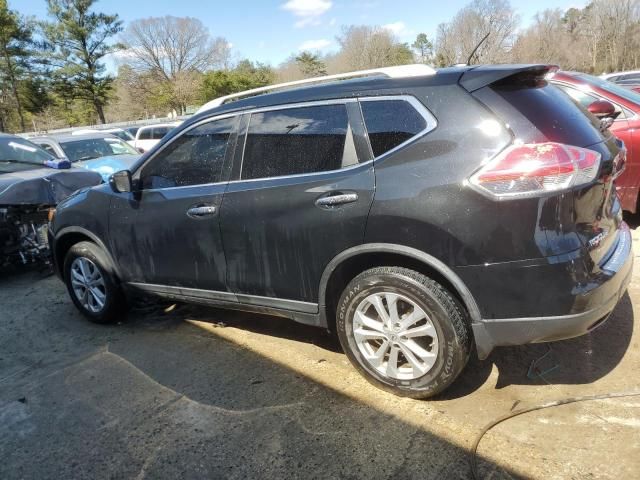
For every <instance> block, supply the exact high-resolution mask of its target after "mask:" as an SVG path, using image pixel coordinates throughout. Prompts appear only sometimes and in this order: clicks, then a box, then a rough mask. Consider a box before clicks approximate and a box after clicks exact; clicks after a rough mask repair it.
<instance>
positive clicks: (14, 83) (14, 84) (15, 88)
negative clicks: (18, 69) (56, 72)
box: [3, 49, 26, 132]
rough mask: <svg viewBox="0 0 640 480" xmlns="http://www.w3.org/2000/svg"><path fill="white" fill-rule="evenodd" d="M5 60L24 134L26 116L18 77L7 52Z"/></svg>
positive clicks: (5, 51) (5, 52)
mask: <svg viewBox="0 0 640 480" xmlns="http://www.w3.org/2000/svg"><path fill="white" fill-rule="evenodd" d="M3 53H4V59H5V61H6V62H7V72H8V73H9V81H10V82H11V91H12V92H13V97H14V98H15V101H16V108H17V110H18V117H20V130H21V131H22V132H24V131H25V130H26V127H25V124H24V115H23V113H22V103H21V102H20V95H18V84H17V81H16V76H15V74H14V72H13V65H12V64H11V57H9V54H8V53H7V50H6V49H5V50H4V52H3Z"/></svg>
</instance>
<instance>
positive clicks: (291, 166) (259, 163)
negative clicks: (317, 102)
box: [242, 105, 357, 179]
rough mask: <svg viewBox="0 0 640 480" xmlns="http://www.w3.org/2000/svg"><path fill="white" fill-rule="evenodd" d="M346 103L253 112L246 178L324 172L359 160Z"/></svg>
mask: <svg viewBox="0 0 640 480" xmlns="http://www.w3.org/2000/svg"><path fill="white" fill-rule="evenodd" d="M348 127H349V120H348V118H347V110H346V107H345V106H344V105H322V106H312V107H301V108H291V109H286V110H277V111H273V112H265V113H254V114H252V115H251V121H250V123H249V131H248V132H247V140H246V145H245V153H244V158H243V163H242V178H243V179H249V178H267V177H279V176H282V175H294V174H301V173H314V172H324V171H328V170H337V169H339V168H342V167H345V166H348V165H352V164H354V163H357V160H356V156H355V148H353V142H352V140H351V138H350V134H349V141H347V131H348Z"/></svg>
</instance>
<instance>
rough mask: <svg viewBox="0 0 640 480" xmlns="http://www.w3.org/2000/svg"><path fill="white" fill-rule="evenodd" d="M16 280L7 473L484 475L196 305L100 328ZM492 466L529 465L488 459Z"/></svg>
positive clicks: (2, 431) (7, 302)
mask: <svg viewBox="0 0 640 480" xmlns="http://www.w3.org/2000/svg"><path fill="white" fill-rule="evenodd" d="M14 280H16V281H14V282H3V285H2V288H1V289H0V305H2V307H3V308H2V309H1V310H0V352H1V354H0V456H1V457H2V458H3V461H2V462H1V463H0V478H3V479H13V478H91V479H95V478H185V479H189V478H229V479H236V478H237V479H244V478H305V479H307V478H345V479H355V478H372V479H377V478H403V479H404V478H416V479H429V478H432V479H461V480H462V479H467V478H470V470H469V454H468V452H467V451H466V449H464V448H462V447H460V446H458V445H455V444H452V443H451V442H449V441H447V440H445V439H444V438H441V437H439V436H437V435H435V434H434V433H432V432H430V431H427V430H424V429H421V428H418V427H416V426H415V425H412V424H409V423H406V422H405V421H403V420H402V419H401V418H399V417H398V416H395V415H390V414H387V413H384V412H382V411H381V410H378V409H376V408H372V407H371V406H369V405H368V404H364V403H362V402H360V401H358V400H357V399H355V398H351V397H348V396H345V395H343V394H341V393H340V392H338V391H337V390H336V389H335V388H332V387H331V386H329V385H324V384H321V383H318V382H316V381H313V380H311V379H310V378H308V377H306V376H304V375H300V374H298V373H296V371H294V370H291V369H289V368H286V367H285V366H282V365H279V364H276V363H274V362H273V361H271V360H269V359H267V358H265V357H262V356H260V355H258V354H256V353H253V352H251V351H249V350H248V349H246V348H242V346H239V345H236V344H234V343H230V342H227V341H225V340H223V339H221V338H218V337H217V336H215V335H213V334H211V333H209V332H207V331H205V330H203V329H201V328H198V327H196V326H194V325H192V324H190V323H188V322H185V321H183V320H184V318H186V316H187V315H186V314H187V310H186V307H178V308H177V309H173V310H172V311H171V312H169V313H166V312H165V311H164V309H159V308H154V307H153V306H151V305H144V304H143V305H138V307H137V312H134V313H133V314H132V315H131V319H130V320H129V321H127V322H125V323H124V324H122V325H110V326H97V325H93V324H90V323H88V322H86V320H84V319H83V318H81V317H80V315H78V314H77V312H76V311H75V309H74V308H73V306H72V305H71V304H70V302H69V301H68V300H67V299H66V297H65V292H64V288H63V287H62V286H61V285H60V283H59V282H57V281H55V280H50V279H44V280H42V279H34V278H32V277H29V276H24V277H21V278H18V279H14ZM189 308H190V307H189ZM201 311H202V312H208V315H209V320H210V321H211V322H212V323H217V324H220V322H219V321H217V319H218V318H224V321H225V322H227V324H231V323H233V324H234V325H235V322H236V321H237V322H238V325H237V326H239V324H241V323H242V324H244V325H245V326H246V328H253V329H254V330H257V331H261V332H263V333H269V334H272V335H277V334H279V333H280V334H283V335H285V333H284V331H285V330H286V331H287V332H288V333H286V335H288V336H289V337H288V338H296V339H298V340H300V341H308V342H317V344H319V345H320V344H322V343H323V342H325V340H326V339H327V338H328V337H323V334H322V333H321V332H319V331H318V330H315V329H314V330H313V332H314V334H313V335H312V334H311V330H310V329H308V328H307V327H304V326H298V325H296V324H293V323H290V322H288V321H287V322H286V328H285V324H284V323H283V324H281V323H278V322H279V321H280V320H279V319H272V318H268V317H258V316H253V315H243V314H240V313H238V314H229V312H224V315H222V314H220V313H221V312H220V311H216V310H207V309H203V310H201ZM192 313H193V312H192V311H189V315H191V314H192ZM219 314H220V315H219ZM240 317H242V321H241V318H240ZM261 320H262V321H264V323H261ZM272 320H275V321H272ZM282 322H284V320H283V321H282ZM267 325H269V326H267ZM270 329H271V330H270ZM296 332H297V333H296ZM323 338H324V340H323ZM319 339H320V340H319ZM327 341H328V343H327V348H329V347H330V346H331V341H330V340H327ZM321 348H325V347H324V346H322V347H321ZM380 395H381V399H384V395H386V394H383V393H382V392H381V393H380ZM426 414H427V413H426V411H425V415H426ZM487 477H491V478H494V479H501V478H505V479H506V478H517V475H515V474H514V473H513V472H509V471H507V470H504V469H502V468H500V467H498V466H496V465H495V464H492V463H490V462H483V463H482V478H487Z"/></svg>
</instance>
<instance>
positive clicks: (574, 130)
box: [489, 82, 615, 147]
mask: <svg viewBox="0 0 640 480" xmlns="http://www.w3.org/2000/svg"><path fill="white" fill-rule="evenodd" d="M612 85H613V84H612ZM614 86H615V85H614ZM492 88H493V90H494V91H495V92H496V93H497V94H498V95H500V96H501V97H502V98H504V99H505V100H506V101H507V102H508V104H509V105H510V106H511V107H513V108H515V109H516V110H517V111H518V112H520V113H521V114H522V115H523V116H524V117H525V118H526V119H527V120H528V121H529V122H531V124H533V125H534V126H535V127H536V129H537V130H538V131H539V132H540V133H541V134H542V135H543V136H544V138H540V136H539V134H538V133H537V132H536V131H535V130H530V129H527V130H526V131H520V130H518V131H516V130H517V129H518V125H516V124H515V123H514V121H515V120H516V119H513V120H512V113H511V112H509V111H502V109H503V107H502V106H501V105H498V104H496V105H493V104H490V105H489V107H491V108H494V109H495V110H498V111H497V112H496V113H498V114H500V115H501V116H502V117H503V119H504V120H505V121H506V122H508V123H510V124H511V126H512V128H513V129H514V132H515V134H516V135H520V136H523V137H525V138H529V139H535V141H544V140H545V139H546V140H547V141H551V142H560V143H566V144H568V145H576V146H578V147H585V146H588V145H593V144H594V143H598V142H602V141H603V140H604V137H603V136H602V134H601V133H600V130H599V125H600V121H599V120H597V119H596V118H595V117H593V116H591V115H585V112H586V109H584V107H581V106H579V104H578V103H577V102H574V101H573V100H572V99H571V97H569V96H568V95H566V94H565V93H564V92H563V91H562V90H560V89H559V88H556V87H555V86H553V85H550V84H548V83H547V82H540V83H539V84H536V85H534V86H532V85H528V84H526V83H522V84H521V83H517V82H514V83H504V84H501V85H494V86H493V87H492Z"/></svg>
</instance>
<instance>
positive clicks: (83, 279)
mask: <svg viewBox="0 0 640 480" xmlns="http://www.w3.org/2000/svg"><path fill="white" fill-rule="evenodd" d="M108 265H109V262H108V260H107V258H106V255H105V254H104V252H103V251H102V250H101V249H100V247H98V246H97V245H96V244H94V243H91V242H80V243H77V244H75V245H74V246H73V247H71V249H69V252H68V253H67V255H66V257H65V261H64V279H65V283H66V285H67V290H68V291H69V295H70V296H71V300H72V301H73V303H74V304H75V306H76V307H77V308H78V309H79V310H80V311H81V312H82V314H83V315H84V316H86V317H87V318H88V319H89V320H91V321H92V322H96V323H109V322H112V321H115V320H117V319H118V318H119V317H120V316H121V315H122V314H123V313H124V312H125V310H126V298H125V296H124V294H123V293H122V289H121V288H120V285H119V284H118V282H117V279H116V278H115V277H114V276H113V274H112V273H111V269H110V268H108Z"/></svg>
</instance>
